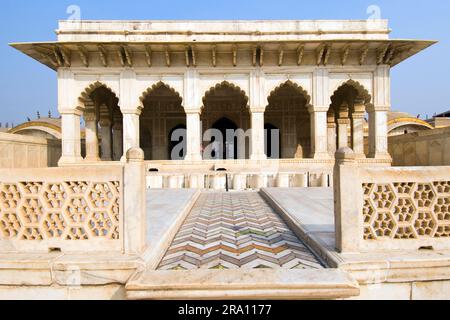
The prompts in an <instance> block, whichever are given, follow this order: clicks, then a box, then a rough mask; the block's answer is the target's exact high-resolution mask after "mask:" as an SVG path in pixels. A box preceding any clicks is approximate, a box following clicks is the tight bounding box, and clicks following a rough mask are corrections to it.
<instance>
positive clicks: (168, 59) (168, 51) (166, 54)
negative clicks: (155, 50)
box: [164, 46, 171, 67]
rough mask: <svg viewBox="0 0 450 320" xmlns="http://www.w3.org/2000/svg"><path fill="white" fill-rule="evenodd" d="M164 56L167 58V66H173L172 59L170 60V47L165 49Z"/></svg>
mask: <svg viewBox="0 0 450 320" xmlns="http://www.w3.org/2000/svg"><path fill="white" fill-rule="evenodd" d="M164 56H165V58H166V66H167V67H170V65H171V59H170V50H169V47H168V46H166V47H165V48H164Z"/></svg>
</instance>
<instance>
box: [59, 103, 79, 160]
mask: <svg viewBox="0 0 450 320" xmlns="http://www.w3.org/2000/svg"><path fill="white" fill-rule="evenodd" d="M60 114H61V129H62V156H61V159H60V160H59V162H58V164H59V165H64V164H75V163H80V162H82V161H83V158H82V157H81V131H80V129H81V128H80V120H81V118H80V117H81V112H80V111H79V110H71V111H60Z"/></svg>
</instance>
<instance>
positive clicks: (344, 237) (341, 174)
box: [334, 153, 450, 252]
mask: <svg viewBox="0 0 450 320" xmlns="http://www.w3.org/2000/svg"><path fill="white" fill-rule="evenodd" d="M340 155H341V159H338V162H337V164H336V168H335V176H334V181H335V187H334V188H335V202H336V208H335V216H336V237H337V238H336V240H337V245H338V249H340V250H341V251H343V252H361V251H363V252H364V251H382V250H420V249H428V250H429V249H436V250H438V249H450V167H396V168H361V167H358V166H356V165H355V162H354V159H352V154H351V153H347V154H345V153H341V154H340Z"/></svg>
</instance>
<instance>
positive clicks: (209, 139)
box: [201, 81, 250, 159]
mask: <svg viewBox="0 0 450 320" xmlns="http://www.w3.org/2000/svg"><path fill="white" fill-rule="evenodd" d="M201 121H202V125H203V128H202V129H203V133H204V136H205V140H206V141H204V142H203V149H204V151H205V152H204V157H205V158H206V159H208V158H213V159H217V158H218V159H226V158H230V159H248V158H249V157H250V133H249V132H248V129H250V112H249V109H248V97H247V96H246V95H245V92H244V91H242V90H241V89H240V88H239V87H237V86H235V85H233V84H231V83H228V82H226V81H224V82H222V83H220V84H218V85H216V86H215V87H213V88H211V89H210V90H209V91H208V92H207V93H206V94H205V97H204V98H203V109H202V114H201ZM210 129H216V131H217V132H220V133H221V138H220V140H221V141H215V137H214V132H210ZM227 130H233V131H234V136H233V137H230V133H231V132H227ZM227 134H228V136H229V139H228V140H229V141H226V140H227V139H226V138H227ZM217 144H219V146H217ZM213 147H215V149H220V150H218V152H212V148H213ZM227 150H228V152H227ZM215 153H219V154H218V155H217V154H215ZM212 155H215V157H212Z"/></svg>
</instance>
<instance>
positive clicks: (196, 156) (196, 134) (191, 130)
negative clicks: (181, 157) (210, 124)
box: [186, 111, 203, 161]
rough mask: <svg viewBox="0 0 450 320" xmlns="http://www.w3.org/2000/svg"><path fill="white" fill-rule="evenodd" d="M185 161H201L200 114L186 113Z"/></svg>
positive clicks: (196, 112)
mask: <svg viewBox="0 0 450 320" xmlns="http://www.w3.org/2000/svg"><path fill="white" fill-rule="evenodd" d="M186 129H187V132H186V139H187V141H186V148H187V150H186V160H189V161H200V160H202V159H203V155H202V153H201V144H202V139H201V136H202V127H201V122H200V112H198V111H195V112H187V113H186Z"/></svg>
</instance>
